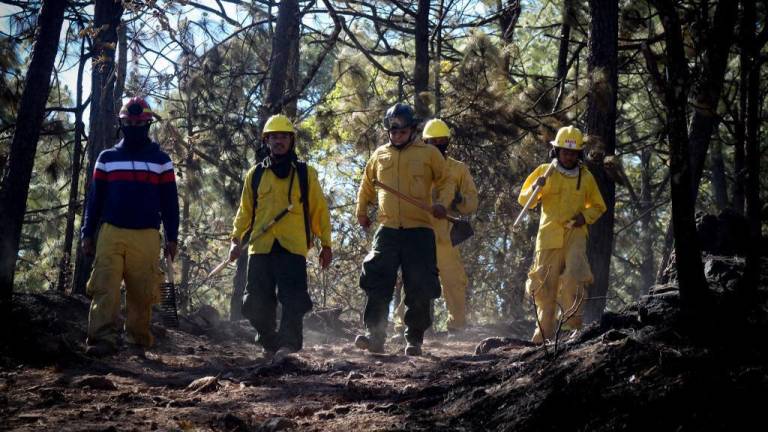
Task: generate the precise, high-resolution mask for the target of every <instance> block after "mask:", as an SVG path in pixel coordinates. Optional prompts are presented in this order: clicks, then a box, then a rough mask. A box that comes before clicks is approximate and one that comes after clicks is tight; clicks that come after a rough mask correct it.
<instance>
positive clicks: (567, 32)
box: [552, 0, 573, 112]
mask: <svg viewBox="0 0 768 432" xmlns="http://www.w3.org/2000/svg"><path fill="white" fill-rule="evenodd" d="M572 14H573V0H565V1H563V9H562V15H563V23H562V25H561V26H560V47H559V48H558V52H557V82H558V85H557V97H556V98H555V103H554V104H553V106H552V112H555V111H557V110H558V109H559V105H560V101H561V100H562V98H563V93H564V92H565V78H566V77H567V76H568V48H569V47H570V43H571V19H572Z"/></svg>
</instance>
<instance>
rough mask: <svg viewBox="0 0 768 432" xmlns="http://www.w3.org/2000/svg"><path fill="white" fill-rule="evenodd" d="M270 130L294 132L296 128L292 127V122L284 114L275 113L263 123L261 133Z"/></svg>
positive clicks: (270, 131) (264, 133) (266, 132)
mask: <svg viewBox="0 0 768 432" xmlns="http://www.w3.org/2000/svg"><path fill="white" fill-rule="evenodd" d="M272 132H288V133H292V134H295V133H296V130H295V129H294V128H293V124H292V123H291V121H290V120H289V119H288V117H286V116H285V115H284V114H275V115H273V116H272V117H270V118H269V119H267V122H266V123H264V130H263V131H262V132H261V134H262V135H266V134H268V133H272Z"/></svg>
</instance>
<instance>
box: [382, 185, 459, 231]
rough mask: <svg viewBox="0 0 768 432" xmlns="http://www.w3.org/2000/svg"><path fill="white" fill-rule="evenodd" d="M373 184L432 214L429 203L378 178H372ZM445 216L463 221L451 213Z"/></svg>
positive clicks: (452, 220)
mask: <svg viewBox="0 0 768 432" xmlns="http://www.w3.org/2000/svg"><path fill="white" fill-rule="evenodd" d="M373 184H374V185H376V186H378V187H380V188H382V189H384V190H385V191H387V192H390V193H392V194H393V195H395V196H396V197H398V198H401V199H402V200H404V201H406V202H409V203H411V204H413V205H415V206H416V207H418V208H420V209H422V210H424V211H426V212H428V213H429V214H432V207H431V206H430V205H429V204H427V203H425V202H422V201H419V200H417V199H416V198H413V197H411V196H408V195H406V194H404V193H402V192H400V191H398V190H396V189H394V188H391V187H389V186H387V185H385V184H384V183H382V182H380V181H378V180H374V181H373ZM445 218H446V219H448V220H449V221H451V222H453V223H456V222H464V221H462V220H461V219H459V218H456V217H453V216H451V215H445Z"/></svg>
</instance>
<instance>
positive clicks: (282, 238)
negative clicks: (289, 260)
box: [231, 167, 331, 256]
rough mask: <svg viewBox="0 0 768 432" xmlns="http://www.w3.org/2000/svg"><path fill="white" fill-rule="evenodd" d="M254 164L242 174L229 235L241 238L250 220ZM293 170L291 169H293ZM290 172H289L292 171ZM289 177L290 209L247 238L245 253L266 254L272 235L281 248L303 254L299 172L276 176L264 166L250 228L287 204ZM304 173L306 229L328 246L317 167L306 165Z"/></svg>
mask: <svg viewBox="0 0 768 432" xmlns="http://www.w3.org/2000/svg"><path fill="white" fill-rule="evenodd" d="M255 171H256V167H253V168H251V169H250V170H249V171H248V174H246V176H245V186H244V187H243V193H242V195H241V196H240V208H238V209H237V215H235V222H234V223H233V225H234V228H233V230H232V235H231V236H232V238H233V239H242V237H243V235H244V234H245V232H246V231H247V230H248V228H249V227H250V224H251V218H252V216H253V189H252V187H251V183H252V179H253V173H254V172H255ZM293 171H294V172H295V169H293ZM292 174H293V173H292ZM291 177H294V179H293V187H292V188H291V202H292V203H293V209H291V211H290V212H288V214H286V215H285V217H283V218H282V219H280V221H278V222H277V223H275V224H274V225H272V227H271V228H270V229H269V230H267V232H265V233H264V234H262V235H261V236H259V237H256V238H253V236H251V240H250V242H249V246H250V247H249V249H248V253H250V254H266V253H269V251H270V250H272V244H273V243H274V242H275V239H277V241H279V242H280V245H282V246H283V247H284V248H285V249H287V250H288V251H289V252H291V253H293V254H296V255H303V256H307V239H306V234H305V233H304V209H303V206H302V205H301V200H300V199H301V198H300V197H301V188H300V187H299V176H298V173H296V175H295V176H293V175H289V176H288V177H286V178H284V179H281V178H278V177H277V176H276V175H275V174H274V173H273V172H272V170H271V169H269V168H267V169H265V170H264V174H263V175H262V176H261V181H260V182H259V187H258V194H259V197H258V205H257V206H256V219H255V220H254V226H255V227H256V228H255V229H254V231H258V230H259V229H260V228H261V227H263V226H265V225H266V224H267V223H269V221H271V220H272V218H274V217H275V216H277V214H278V213H280V212H281V211H282V210H284V209H285V208H287V207H288V186H289V185H290V181H291ZM307 177H308V179H307V180H308V183H309V222H310V231H311V232H312V233H313V234H314V235H315V236H318V237H320V242H321V244H322V245H323V246H328V247H331V218H330V215H329V213H328V204H327V203H326V201H325V196H323V191H322V190H321V189H320V182H318V180H317V171H315V169H314V168H312V167H307Z"/></svg>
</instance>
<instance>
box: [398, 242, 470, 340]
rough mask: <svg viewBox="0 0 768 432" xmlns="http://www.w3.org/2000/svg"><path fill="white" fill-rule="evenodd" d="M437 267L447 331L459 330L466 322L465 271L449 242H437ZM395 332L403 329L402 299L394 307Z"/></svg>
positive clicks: (459, 256) (455, 249)
mask: <svg viewBox="0 0 768 432" xmlns="http://www.w3.org/2000/svg"><path fill="white" fill-rule="evenodd" d="M437 268H438V271H439V272H440V285H441V287H442V291H443V298H444V299H445V306H446V308H447V309H448V323H447V327H448V331H453V330H461V329H462V328H464V326H466V324H467V317H466V305H467V300H466V295H467V273H466V272H465V271H464V263H463V262H462V261H461V254H460V253H459V250H458V249H457V248H455V247H453V246H452V245H451V244H450V243H439V242H438V243H437ZM394 315H395V316H394V318H395V332H401V331H402V329H403V316H404V315H405V305H404V304H403V302H402V300H401V301H400V304H398V305H397V308H396V309H395V314H394Z"/></svg>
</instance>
